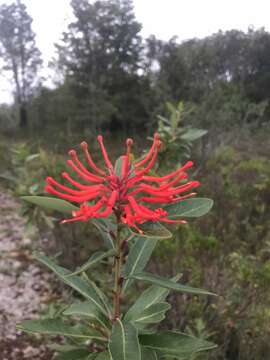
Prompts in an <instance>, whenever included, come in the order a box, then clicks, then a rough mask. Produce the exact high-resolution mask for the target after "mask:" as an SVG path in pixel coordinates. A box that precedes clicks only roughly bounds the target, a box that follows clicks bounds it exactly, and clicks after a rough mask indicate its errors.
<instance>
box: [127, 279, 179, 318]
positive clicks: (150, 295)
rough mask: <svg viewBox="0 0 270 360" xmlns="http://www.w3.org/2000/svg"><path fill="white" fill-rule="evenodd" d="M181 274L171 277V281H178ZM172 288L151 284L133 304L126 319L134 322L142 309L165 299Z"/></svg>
mask: <svg viewBox="0 0 270 360" xmlns="http://www.w3.org/2000/svg"><path fill="white" fill-rule="evenodd" d="M180 277H181V275H177V276H175V277H174V278H172V279H171V281H173V282H176V281H178V280H179V279H180ZM169 292H170V290H168V289H166V288H164V287H159V286H154V285H153V286H150V287H149V288H148V289H146V290H144V292H143V293H142V294H141V295H140V297H139V298H138V299H137V300H136V302H135V303H134V304H133V305H132V306H131V308H130V309H129V310H128V312H127V313H126V315H125V318H124V319H125V321H130V322H133V321H134V320H136V319H137V318H138V317H139V316H140V314H141V312H142V311H144V310H147V309H148V308H149V307H151V306H152V305H154V304H157V303H159V302H163V301H165V299H166V297H167V296H168V294H169Z"/></svg>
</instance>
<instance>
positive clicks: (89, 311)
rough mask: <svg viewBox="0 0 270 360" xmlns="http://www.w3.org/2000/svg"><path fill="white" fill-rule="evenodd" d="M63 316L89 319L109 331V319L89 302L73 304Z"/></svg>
mask: <svg viewBox="0 0 270 360" xmlns="http://www.w3.org/2000/svg"><path fill="white" fill-rule="evenodd" d="M63 315H66V316H82V317H88V318H90V319H92V320H94V321H97V322H98V323H99V324H100V325H101V326H103V327H104V328H106V329H109V322H108V319H107V318H106V317H105V316H104V314H103V313H101V312H100V311H99V310H98V309H97V307H96V306H95V305H94V304H93V303H92V302H89V301H88V302H79V303H74V304H72V305H71V306H69V307H68V308H67V309H66V310H65V311H64V312H63Z"/></svg>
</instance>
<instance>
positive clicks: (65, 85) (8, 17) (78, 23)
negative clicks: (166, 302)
mask: <svg viewBox="0 0 270 360" xmlns="http://www.w3.org/2000/svg"><path fill="white" fill-rule="evenodd" d="M71 6H72V9H73V13H74V20H73V22H72V23H70V24H69V26H68V28H67V30H66V31H65V32H64V33H63V35H62V40H61V42H60V43H58V44H57V45H56V46H57V54H58V55H57V57H56V58H55V59H54V61H52V63H51V66H52V67H53V68H54V69H55V72H56V73H57V75H58V78H59V79H60V80H59V81H58V82H57V83H56V84H55V86H54V88H53V89H51V88H46V87H44V86H43V84H42V79H41V78H40V77H39V69H40V66H41V63H42V61H41V55H40V53H39V50H38V49H37V47H36V44H35V34H34V33H33V30H32V28H31V21H32V20H31V18H30V16H29V15H28V13H27V9H26V8H25V6H24V5H23V3H22V2H20V1H18V2H16V3H14V4H12V5H9V6H8V5H2V6H1V7H0V57H1V58H2V59H3V60H4V63H5V67H4V68H3V69H2V70H3V71H9V72H11V73H12V74H13V77H14V95H15V97H14V103H13V104H12V105H1V106H0V130H1V137H0V173H1V175H0V176H1V180H0V181H1V186H2V187H3V189H5V190H3V191H6V189H9V190H10V191H12V192H13V194H15V195H16V196H19V195H25V194H29V193H31V194H43V188H44V179H45V177H46V176H47V175H48V174H50V175H53V176H55V177H56V178H57V176H59V174H60V172H61V170H62V167H63V163H64V159H65V158H64V156H63V154H65V152H66V151H67V150H68V149H69V148H70V147H71V146H72V145H74V144H78V143H79V142H80V141H81V140H84V139H86V140H87V141H88V142H89V143H90V144H91V147H92V148H93V152H94V153H95V146H96V145H95V143H94V141H93V140H94V138H95V136H96V134H97V133H99V132H102V133H105V134H106V135H107V136H106V141H107V143H108V145H109V146H110V148H111V149H112V156H116V155H119V154H120V152H119V145H120V144H122V142H123V139H124V138H125V137H126V136H133V137H134V138H135V140H136V146H137V149H140V147H141V146H144V147H145V146H146V145H145V141H143V142H142V139H145V138H146V134H149V136H151V135H152V134H153V132H154V131H155V130H157V129H159V132H160V133H161V134H162V136H163V140H164V145H163V152H162V154H161V157H160V161H159V166H160V171H161V172H165V171H166V170H168V169H169V168H170V169H171V168H172V167H174V166H175V164H176V161H179V162H183V161H184V160H185V159H187V158H189V157H191V158H192V159H194V160H195V163H196V170H195V173H194V177H196V179H201V182H202V186H201V188H200V193H201V194H203V195H204V196H208V197H210V198H213V199H214V200H215V207H214V209H213V210H212V212H211V214H210V215H208V216H207V217H205V218H203V219H202V220H201V221H200V222H191V223H190V224H189V225H187V226H181V227H179V228H177V229H175V235H174V240H173V241H171V240H170V241H163V242H162V243H160V245H159V247H158V249H157V251H156V254H155V258H154V260H153V261H152V263H151V264H149V267H150V268H151V267H153V268H155V269H156V270H157V271H158V272H159V273H164V274H165V273H166V274H168V275H173V274H175V273H176V272H178V271H180V272H182V273H183V279H184V280H185V281H188V282H189V283H193V284H194V285H198V286H199V287H204V288H208V289H209V290H212V291H214V292H216V293H218V294H219V297H218V299H217V300H215V299H204V298H203V299H201V298H196V297H195V298H194V297H189V296H186V295H185V296H179V295H173V296H172V297H171V299H170V301H171V302H172V303H173V304H174V305H175V306H174V307H173V308H174V309H176V310H175V313H172V314H171V316H170V317H169V320H168V321H167V322H166V323H164V324H163V326H164V327H165V328H166V327H167V328H172V327H175V328H178V329H179V330H184V329H185V330H188V331H189V332H190V333H194V334H196V335H197V336H201V337H203V338H208V337H210V338H211V339H212V340H213V341H215V342H216V343H218V344H219V348H218V350H217V351H216V352H215V353H214V354H212V355H211V356H210V357H209V359H215V360H219V359H229V360H238V359H241V360H246V359H249V360H253V359H254V360H261V359H268V358H269V357H270V341H269V340H270V325H269V324H270V322H269V320H270V300H269V299H270V290H269V289H270V251H269V249H270V219H269V207H270V205H269V204H270V186H269V185H270V176H269V175H270V166H269V165H270V164H269V153H270V140H269V139H270V138H269V135H270V103H269V99H270V34H269V33H268V32H267V31H265V30H264V29H257V30H255V29H252V28H250V29H249V30H248V32H247V33H244V32H242V31H238V30H231V31H227V32H221V31H220V32H218V33H216V34H213V35H212V36H209V37H206V38H204V39H191V40H188V41H185V42H181V43H180V42H179V41H178V40H177V38H176V37H175V38H172V39H171V40H170V41H168V42H165V41H161V40H159V39H157V38H156V37H155V36H154V35H153V36H150V37H149V38H147V39H143V38H142V37H141V35H140V31H141V24H140V23H139V22H138V21H137V20H136V18H135V16H134V12H133V6H132V1H130V0H110V1H95V2H91V3H90V1H88V0H72V1H71ZM180 101H181V102H180ZM179 102H180V103H179ZM166 104H167V105H166ZM158 115H159V116H158ZM198 129H200V130H198ZM202 129H203V130H205V131H202ZM185 134H189V135H187V136H186V137H185ZM142 144H143V145H142ZM135 151H136V148H135ZM139 152H140V151H138V153H139ZM21 211H22V213H23V215H24V216H25V217H26V219H27V223H28V227H27V229H26V231H31V232H32V234H34V235H33V236H36V237H37V238H38V236H39V235H40V236H41V237H42V238H44V237H46V238H49V239H50V245H47V248H46V251H47V252H49V251H50V249H49V248H50V247H51V248H54V250H55V248H57V249H58V250H59V252H60V253H61V254H62V255H61V257H60V261H62V263H63V262H64V263H68V264H69V265H70V266H73V267H74V268H75V267H76V265H78V264H79V263H80V262H81V261H83V260H85V259H86V258H88V256H89V253H90V252H91V251H94V250H95V249H97V247H99V246H100V244H99V243H98V242H97V240H96V235H95V231H94V229H93V227H91V225H85V224H84V225H75V226H74V227H73V228H72V230H70V229H71V227H65V226H60V225H59V224H58V220H59V219H58V218H57V215H56V214H51V215H50V214H49V215H48V214H47V213H44V212H43V211H41V210H40V209H34V208H32V207H29V206H26V205H23V207H22V210H21ZM37 232H38V234H39V235H37ZM78 246H79V250H78ZM48 247H49V248H48ZM75 248H76V251H75ZM97 279H98V276H97Z"/></svg>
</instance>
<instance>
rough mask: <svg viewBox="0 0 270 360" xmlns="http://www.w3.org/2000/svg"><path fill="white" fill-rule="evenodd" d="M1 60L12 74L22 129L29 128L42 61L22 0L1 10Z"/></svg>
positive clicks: (30, 21)
mask: <svg viewBox="0 0 270 360" xmlns="http://www.w3.org/2000/svg"><path fill="white" fill-rule="evenodd" d="M0 56H1V57H2V58H3V60H4V63H5V65H4V70H6V71H10V72H11V73H12V77H13V81H14V89H15V91H14V93H15V98H16V102H17V104H18V107H19V118H20V127H22V128H24V127H26V126H27V124H28V116H27V103H28V101H29V98H30V96H31V94H32V93H33V88H34V85H35V83H36V81H37V73H38V69H39V67H40V65H41V63H42V60H41V56H40V51H39V50H38V48H37V47H36V43H35V33H34V32H33V30H32V18H31V17H30V16H29V14H28V13H27V10H26V7H25V5H24V4H23V3H21V1H20V0H18V1H17V2H14V3H12V4H10V5H5V4H4V5H2V6H0Z"/></svg>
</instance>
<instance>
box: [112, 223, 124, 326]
mask: <svg viewBox="0 0 270 360" xmlns="http://www.w3.org/2000/svg"><path fill="white" fill-rule="evenodd" d="M122 263H123V252H122V249H121V239H120V227H119V225H118V229H117V238H116V255H115V262H114V320H116V319H119V318H120V315H121V308H120V301H121V292H122V278H121V270H122Z"/></svg>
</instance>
